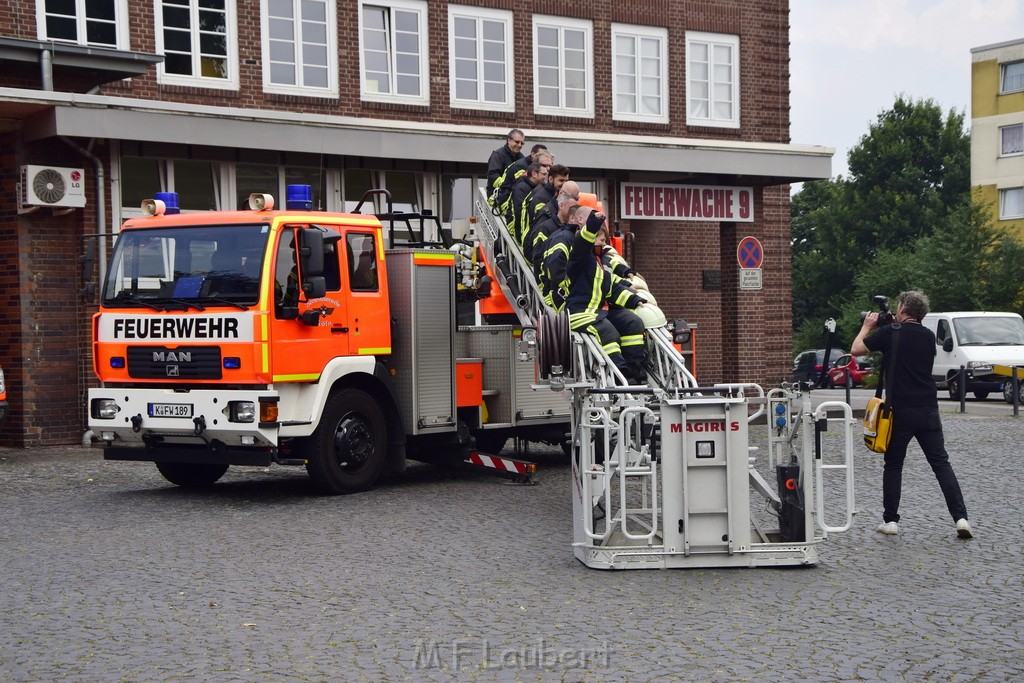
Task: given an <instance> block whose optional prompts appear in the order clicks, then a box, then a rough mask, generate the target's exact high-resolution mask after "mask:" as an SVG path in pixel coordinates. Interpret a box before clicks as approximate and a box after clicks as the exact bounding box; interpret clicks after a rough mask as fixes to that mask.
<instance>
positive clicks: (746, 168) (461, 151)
mask: <svg viewBox="0 0 1024 683" xmlns="http://www.w3.org/2000/svg"><path fill="white" fill-rule="evenodd" d="M42 99H45V100H46V106H45V107H44V108H42V109H41V110H38V111H36V112H35V113H33V114H31V115H30V116H29V117H28V118H27V119H26V120H25V122H24V126H23V132H24V135H25V137H26V139H27V140H29V141H31V140H40V139H44V138H49V137H54V136H61V135H63V136H71V137H83V138H104V139H111V140H133V141H151V142H169V143H177V144H188V145H203V146H210V147H235V148H248V149H251V148H259V149H267V150H274V151H282V152H305V153H312V154H328V155H344V156H357V157H367V158H382V159H410V160H420V161H452V162H460V163H477V164H482V163H483V162H484V160H486V159H487V157H488V156H489V154H490V153H491V151H492V150H493V149H494V148H495V147H496V146H498V145H500V144H501V143H502V142H503V141H504V137H505V133H506V132H507V129H506V128H504V127H502V128H501V129H500V130H496V129H495V128H494V127H486V126H468V125H461V126H460V125H442V124H434V123H423V122H410V121H394V120H386V119H366V118H357V117H345V116H325V115H314V114H303V113H294V112H285V111H272V110H254V109H242V108H238V107H219V106H204V105H190V104H179V103H170V102H153V101H148V100H139V99H132V98H122V97H109V96H102V95H84V94H78V93H56V92H46V93H40V92H38V91H30V90H19V89H11V88H0V117H4V116H5V114H4V111H5V108H6V107H17V106H21V107H23V108H24V107H26V106H28V105H29V104H30V103H31V101H32V100H36V103H37V104H41V103H42V102H40V101H39V100H42ZM524 132H526V134H527V138H528V140H530V141H534V140H536V141H543V142H544V144H546V145H548V147H549V148H550V149H551V150H552V151H553V152H554V153H555V155H556V160H559V161H562V160H564V161H565V162H566V163H567V164H568V165H569V166H570V167H571V168H573V169H598V170H600V169H613V170H616V171H620V172H628V173H631V174H633V173H643V174H649V175H650V176H651V177H652V178H656V177H660V176H664V177H666V178H669V177H671V178H677V177H685V176H709V175H712V176H736V177H742V178H743V179H744V180H745V182H750V183H753V184H760V185H775V184H783V183H790V182H802V181H807V180H816V179H821V178H830V177H831V171H832V168H831V167H832V155H833V153H834V150H833V149H831V148H827V147H819V146H811V145H792V144H782V143H758V142H744V141H732V140H702V139H691V138H677V137H652V136H645V135H631V134H610V133H593V132H580V131H565V130H533V129H531V130H526V131H524Z"/></svg>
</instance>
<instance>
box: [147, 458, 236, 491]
mask: <svg viewBox="0 0 1024 683" xmlns="http://www.w3.org/2000/svg"><path fill="white" fill-rule="evenodd" d="M156 468H157V469H158V470H160V474H162V475H163V477H164V479H166V480H167V481H169V482H171V483H172V484H177V485H178V486H180V487H182V488H184V489H204V488H206V487H208V486H213V484H215V483H216V482H217V480H218V479H220V478H221V477H223V476H224V473H225V472H227V471H228V466H227V465H210V464H206V463H200V462H158V463H156Z"/></svg>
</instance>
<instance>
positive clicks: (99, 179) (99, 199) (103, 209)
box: [60, 135, 107, 446]
mask: <svg viewBox="0 0 1024 683" xmlns="http://www.w3.org/2000/svg"><path fill="white" fill-rule="evenodd" d="M60 139H61V140H63V141H64V143H65V144H66V145H68V146H69V147H71V148H72V149H74V150H75V151H77V152H78V153H79V154H81V155H82V156H83V157H85V158H86V159H88V160H89V161H91V162H92V165H93V166H94V167H95V168H96V232H97V233H98V234H99V235H100V244H99V246H98V248H99V257H100V282H102V281H103V274H104V273H105V272H106V270H107V250H106V241H105V239H104V236H105V235H106V223H107V196H106V191H105V188H106V185H107V174H106V172H105V171H104V170H103V162H102V161H100V159H99V157H97V156H96V155H95V154H93V153H92V152H90V151H89V150H87V149H85V148H84V147H82V146H81V145H79V144H78V143H77V142H75V141H73V140H71V139H69V138H67V137H65V136H64V135H61V136H60ZM92 248H97V247H96V243H95V242H93V247H92ZM93 258H94V256H93ZM93 258H89V257H88V256H87V257H86V259H85V263H91V262H92V261H93ZM87 276H88V277H90V278H91V277H92V273H91V272H90V273H88V274H87ZM94 436H95V435H94V434H93V432H92V430H91V429H90V430H87V431H86V432H85V433H84V434H83V435H82V445H83V446H88V445H89V444H90V443H92V439H93V437H94Z"/></svg>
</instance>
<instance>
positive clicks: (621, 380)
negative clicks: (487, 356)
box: [476, 188, 697, 392]
mask: <svg viewBox="0 0 1024 683" xmlns="http://www.w3.org/2000/svg"><path fill="white" fill-rule="evenodd" d="M476 212H477V216H478V217H479V224H480V225H481V226H482V228H483V229H482V235H480V238H481V242H480V246H481V248H482V249H483V251H484V254H485V256H486V258H487V260H488V262H489V263H491V264H492V266H493V269H494V273H495V277H496V278H497V281H498V286H499V287H500V288H501V290H502V292H503V293H504V294H505V297H506V298H507V299H508V301H509V303H510V304H511V305H512V308H513V310H514V311H515V314H516V316H517V317H518V319H519V322H520V324H522V325H523V326H529V327H536V328H540V329H541V332H542V334H543V332H544V329H543V325H544V319H545V317H549V318H551V317H554V316H555V312H554V311H553V310H552V309H551V308H550V307H549V306H547V305H546V304H545V303H544V296H543V293H542V292H541V289H540V285H539V284H538V282H537V278H536V276H535V275H534V272H533V268H532V267H531V266H530V264H529V263H528V262H527V261H526V258H525V257H524V256H523V253H522V251H521V249H520V247H519V245H518V244H516V242H515V240H513V238H512V235H511V234H510V233H509V230H508V226H507V225H506V224H505V221H504V219H502V218H500V217H498V216H495V215H494V214H493V213H492V212H491V207H490V205H489V204H488V203H487V194H486V192H485V191H484V190H483V189H482V188H481V189H480V190H479V191H478V193H477V195H476ZM552 324H553V323H552ZM551 333H552V334H561V335H565V336H566V338H567V341H568V352H569V355H571V367H564V368H563V370H564V372H565V374H566V375H569V374H570V373H571V372H572V371H575V373H576V374H575V376H574V377H573V379H575V380H576V382H579V383H590V384H592V385H593V386H596V387H599V388H604V387H626V386H628V383H627V382H626V379H625V377H623V376H622V373H621V372H619V370H618V368H616V367H615V365H614V364H613V363H612V362H611V359H609V358H608V356H607V354H605V352H604V349H603V348H602V347H601V344H600V343H598V341H597V340H596V339H594V338H593V337H592V336H591V335H587V334H579V333H575V332H572V333H570V332H569V331H568V328H567V326H564V325H563V329H560V330H552V331H551ZM647 355H648V379H649V380H650V383H651V384H652V385H653V386H658V387H660V388H661V389H663V390H665V391H670V392H673V391H676V390H679V389H686V388H693V387H696V386H697V381H696V379H694V377H693V375H692V374H691V373H690V371H689V370H688V369H687V367H686V363H685V361H684V359H683V356H682V354H681V353H680V352H679V350H678V349H677V348H676V347H675V345H674V344H673V343H672V335H671V334H670V333H669V331H668V330H667V329H665V328H664V327H658V328H651V329H648V330H647ZM545 374H546V372H545V373H542V375H545Z"/></svg>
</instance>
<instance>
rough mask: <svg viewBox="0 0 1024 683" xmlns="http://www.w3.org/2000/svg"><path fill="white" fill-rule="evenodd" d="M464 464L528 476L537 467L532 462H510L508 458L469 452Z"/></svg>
mask: <svg viewBox="0 0 1024 683" xmlns="http://www.w3.org/2000/svg"><path fill="white" fill-rule="evenodd" d="M466 462H469V463H471V464H473V465H480V466H481V467H490V468H493V469H496V470H500V471H502V472H513V473H515V474H530V473H531V472H534V471H536V469H537V466H536V465H535V464H534V463H532V462H525V461H523V460H512V459H510V458H499V457H498V456H496V455H486V454H484V453H477V452H476V451H470V452H469V460H467V461H466Z"/></svg>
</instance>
